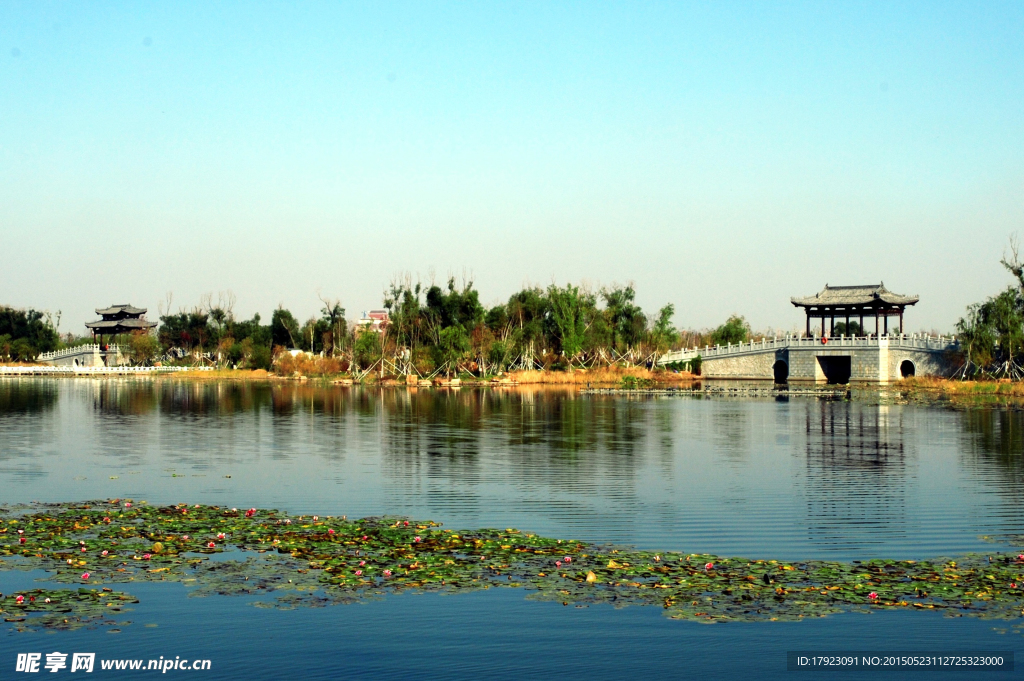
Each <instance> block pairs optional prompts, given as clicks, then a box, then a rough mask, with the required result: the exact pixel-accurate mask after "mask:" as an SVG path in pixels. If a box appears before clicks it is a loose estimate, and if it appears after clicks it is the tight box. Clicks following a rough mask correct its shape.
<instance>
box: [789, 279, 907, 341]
mask: <svg viewBox="0 0 1024 681" xmlns="http://www.w3.org/2000/svg"><path fill="white" fill-rule="evenodd" d="M790 300H791V301H792V303H793V305H795V306H796V307H802V308H804V311H805V312H806V313H807V335H808V336H810V335H811V319H812V318H814V319H818V318H821V335H822V336H825V335H829V336H831V335H833V333H834V332H835V328H836V317H839V318H840V319H845V320H846V328H847V329H849V328H850V320H851V319H858V320H859V321H860V328H861V333H863V332H864V318H865V317H867V318H868V319H870V318H871V317H874V318H875V334H874V335H875V336H876V337H877V336H878V335H879V332H880V331H881V333H882V334H886V335H887V334H888V333H889V317H899V319H900V334H902V333H903V310H904V309H905V308H906V307H907V306H909V305H915V304H917V301H918V300H920V298H918V296H901V295H899V294H896V293H893V292H892V291H889V290H888V289H887V288H885V284H878V285H874V284H869V285H867V286H829V285H828V284H825V288H824V290H822V291H821V292H820V293H818V294H817V295H815V296H811V297H809V298H791V299H790ZM826 319H830V320H831V325H830V327H829V332H828V334H826V333H825V320H826ZM880 320H881V322H882V325H883V328H882V329H880V328H879V321H880ZM847 333H849V332H847Z"/></svg>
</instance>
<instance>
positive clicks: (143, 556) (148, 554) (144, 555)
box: [142, 553, 153, 560]
mask: <svg viewBox="0 0 1024 681" xmlns="http://www.w3.org/2000/svg"><path fill="white" fill-rule="evenodd" d="M152 557H153V554H152V553H144V554H142V560H149V559H150V558H152Z"/></svg>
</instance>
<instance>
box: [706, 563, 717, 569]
mask: <svg viewBox="0 0 1024 681" xmlns="http://www.w3.org/2000/svg"><path fill="white" fill-rule="evenodd" d="M704 569H705V570H714V569H715V564H714V563H705V564H704Z"/></svg>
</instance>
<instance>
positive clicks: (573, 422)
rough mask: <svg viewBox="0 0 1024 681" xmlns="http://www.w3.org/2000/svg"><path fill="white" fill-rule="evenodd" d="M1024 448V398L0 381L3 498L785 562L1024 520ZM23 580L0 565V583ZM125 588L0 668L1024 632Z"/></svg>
mask: <svg viewBox="0 0 1024 681" xmlns="http://www.w3.org/2000/svg"><path fill="white" fill-rule="evenodd" d="M1022 449H1024V418H1022V414H1021V413H1020V412H1015V411H1009V410H985V409H978V410H965V411H954V410H950V409H943V408H937V407H927V406H913V405H899V404H878V400H877V399H874V400H865V401H858V400H854V401H822V400H816V399H809V398H807V399H791V400H789V401H776V400H769V399H762V400H736V399H696V398H684V397H672V398H637V397H630V398H626V397H618V396H586V395H579V394H577V393H574V392H569V391H557V390H527V389H519V390H503V391H497V390H469V389H463V390H458V391H442V390H425V391H416V390H406V389H404V388H403V389H385V390H360V389H352V388H337V387H315V386H310V385H300V384H289V385H273V386H271V385H264V384H242V383H189V382H179V381H157V382H150V381H147V380H109V379H105V380H87V379H81V380H76V379H71V380H69V379H59V380H18V379H8V380H5V381H3V382H0V501H3V502H7V503H11V502H25V501H68V500H80V499H90V498H101V497H103V498H106V497H114V496H117V497H132V498H135V499H145V500H148V501H149V502H151V503H176V502H185V501H187V502H192V503H214V504H222V505H229V506H237V507H248V506H259V507H264V508H265V507H277V508H281V509H284V510H287V511H289V512H293V513H312V512H316V513H321V514H331V515H342V514H346V515H348V516H349V517H355V516H364V515H380V514H385V513H386V514H401V515H408V516H412V517H416V518H421V519H424V518H430V519H433V520H436V521H440V522H443V523H444V524H445V525H446V526H447V527H450V528H459V527H466V528H476V527H518V528H520V529H524V530H530V531H533V532H538V533H541V534H546V535H549V536H557V537H564V538H574V539H584V540H590V541H596V542H612V543H621V544H632V545H637V546H641V547H645V548H654V549H659V550H676V551H689V552H709V553H719V554H728V555H742V556H749V557H758V558H777V559H784V560H796V559H801V558H804V559H807V558H831V559H842V560H855V559H865V558H871V557H883V556H884V557H890V558H904V559H909V558H926V557H935V556H947V555H956V554H960V553H965V552H970V551H995V550H1005V549H1006V548H1007V547H1006V545H1001V544H998V543H996V544H993V543H987V542H984V541H982V540H981V539H980V537H981V536H982V535H990V536H993V535H994V536H997V537H998V536H999V535H1007V534H1024V519H1022V513H1021V507H1022V506H1021V501H1022V499H1024V466H1022V464H1021V459H1022ZM229 476H230V477H229ZM33 577H35V576H34V575H26V574H24V573H3V572H0V591H9V590H11V589H13V588H20V587H22V586H25V585H28V584H33V582H32V581H31V580H32V578H33ZM132 592H133V593H135V594H137V595H139V596H140V597H141V598H142V603H141V604H140V605H139V606H137V607H136V610H135V612H134V613H132V619H133V621H134V622H135V624H133V625H132V626H130V627H126V628H125V629H124V631H123V632H122V633H120V634H115V635H111V634H107V633H104V632H89V631H86V632H74V633H60V634H49V635H44V634H18V635H14V634H4V635H3V638H2V639H0V640H2V641H3V643H2V644H0V645H2V648H3V651H2V653H0V678H7V677H8V676H12V677H13V676H14V674H13V669H14V663H13V659H14V655H15V653H17V652H19V651H22V652H23V651H25V650H36V649H37V648H38V649H39V650H42V648H46V649H47V651H49V650H50V649H51V648H52V649H58V650H62V649H63V648H69V649H74V650H82V651H94V652H97V653H98V654H99V655H100V656H101V657H103V656H106V657H115V656H119V657H133V656H138V657H147V658H148V657H153V656H159V655H164V656H168V655H170V656H172V657H173V656H174V655H182V656H192V657H199V656H201V657H209V658H211V659H212V660H213V671H211V672H209V673H206V674H205V676H206V677H208V678H239V679H241V678H285V677H288V678H295V677H310V678H353V679H355V678H374V679H381V678H468V677H471V676H472V677H480V676H483V675H486V676H487V677H489V678H538V677H545V678H549V677H550V676H551V675H552V674H558V675H582V674H585V675H587V676H589V677H591V678H598V679H600V678H609V679H611V678H622V677H623V676H625V675H633V674H657V675H658V676H660V677H670V678H677V677H679V678H682V677H689V676H692V675H693V674H703V675H705V676H707V677H709V678H734V677H738V676H741V675H743V676H748V675H750V674H752V673H756V674H758V675H761V676H763V677H766V678H776V677H785V676H789V675H792V674H793V672H786V671H785V669H786V665H785V652H786V650H796V649H801V650H804V649H815V648H817V649H822V650H834V649H845V650H855V649H856V650H867V649H872V648H879V649H890V650H892V649H894V648H897V649H905V650H952V649H958V650H964V649H969V650H1016V651H1018V653H1019V651H1020V650H1021V649H1022V648H1024V646H1022V645H1021V643H1022V639H1021V637H1020V635H1019V634H1017V633H1015V630H1013V629H1012V628H1010V625H1012V624H1014V623H997V625H996V626H994V625H993V623H992V622H985V621H981V620H975V619H970V618H961V619H949V618H943V617H941V616H937V615H934V614H931V613H929V614H925V613H885V614H872V615H858V614H850V615H841V616H837V617H830V618H825V619H822V620H818V621H814V622H802V623H794V624H768V623H759V624H728V625H715V626H702V625H697V624H693V623H685V622H676V621H671V620H667V619H665V618H663V617H661V615H660V613H659V612H658V611H657V610H656V609H653V608H630V609H626V610H614V609H611V608H603V607H593V608H563V607H561V606H559V605H552V604H550V603H539V602H531V601H529V600H527V596H528V593H527V592H523V591H520V590H514V589H503V590H498V591H495V590H491V591H487V592H483V593H475V594H465V595H458V596H414V595H404V596H399V597H391V598H388V599H386V600H384V601H381V602H374V603H368V604H363V605H356V606H337V607H332V608H326V609H307V610H296V611H290V612H280V611H269V610H262V609H257V608H253V607H252V606H251V605H250V604H249V603H248V602H247V601H246V600H245V599H242V598H226V597H224V598H212V599H195V598H188V597H187V590H186V589H185V588H184V587H182V586H181V585H158V584H145V585H138V587H137V588H133V589H132ZM145 623H148V624H156V625H157V626H156V627H144V626H142V625H143V624H145ZM1016 631H1019V630H1016ZM23 649H24V650H23ZM1020 664H1024V658H1022V659H1021V660H1020ZM104 674H106V675H109V676H114V673H113V672H104ZM798 675H799V674H798ZM884 675H885V674H883V676H884ZM1018 675H1019V674H1018ZM856 676H858V677H863V674H859V675H856ZM889 676H891V677H893V678H895V676H893V675H889ZM931 676H932V677H933V678H934V676H935V675H931ZM940 676H941V675H940ZM950 676H951V677H955V678H968V676H967V675H965V674H955V673H954V674H951V675H950ZM1012 676H1013V675H1007V677H1008V678H1010V677H1012ZM808 678H809V677H808ZM986 678H998V675H993V674H987V675H986Z"/></svg>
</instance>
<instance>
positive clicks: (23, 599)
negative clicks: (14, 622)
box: [14, 596, 25, 605]
mask: <svg viewBox="0 0 1024 681" xmlns="http://www.w3.org/2000/svg"><path fill="white" fill-rule="evenodd" d="M14 602H15V603H18V604H19V605H20V604H21V603H24V602H25V597H24V596H17V597H15V599H14Z"/></svg>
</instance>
